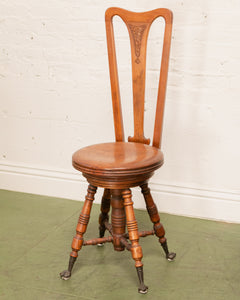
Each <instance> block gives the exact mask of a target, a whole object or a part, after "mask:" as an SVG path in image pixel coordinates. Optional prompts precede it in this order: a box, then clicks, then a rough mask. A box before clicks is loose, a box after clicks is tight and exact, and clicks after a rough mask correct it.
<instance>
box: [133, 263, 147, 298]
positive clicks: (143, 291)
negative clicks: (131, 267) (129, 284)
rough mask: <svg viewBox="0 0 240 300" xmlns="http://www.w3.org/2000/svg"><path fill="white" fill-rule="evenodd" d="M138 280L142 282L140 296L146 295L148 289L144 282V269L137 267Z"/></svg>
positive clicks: (139, 289)
mask: <svg viewBox="0 0 240 300" xmlns="http://www.w3.org/2000/svg"><path fill="white" fill-rule="evenodd" d="M136 269H137V274H138V279H139V282H140V286H139V288H138V292H139V293H140V294H146V293H147V292H148V287H147V286H146V285H145V284H144V282H143V267H137V268H136Z"/></svg>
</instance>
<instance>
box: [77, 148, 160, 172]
mask: <svg viewBox="0 0 240 300" xmlns="http://www.w3.org/2000/svg"><path fill="white" fill-rule="evenodd" d="M72 162H73V166H74V168H75V169H77V170H79V171H81V172H82V173H84V174H89V175H93V176H94V175H97V176H111V177H112V176H131V175H136V174H143V173H149V172H153V171H155V170H156V169H158V168H159V167H161V165H162V164H163V153H162V152H161V151H160V150H159V149H158V148H155V147H152V146H148V145H145V144H141V143H131V142H128V143H126V142H114V143H103V144H96V145H92V146H88V147H85V148H82V149H80V150H78V151H77V152H75V153H74V154H73V158H72Z"/></svg>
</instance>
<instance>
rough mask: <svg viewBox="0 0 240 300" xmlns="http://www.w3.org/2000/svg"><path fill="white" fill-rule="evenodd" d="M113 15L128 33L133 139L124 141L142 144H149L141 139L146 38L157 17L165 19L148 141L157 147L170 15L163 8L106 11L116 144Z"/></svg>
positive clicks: (119, 124)
mask: <svg viewBox="0 0 240 300" xmlns="http://www.w3.org/2000/svg"><path fill="white" fill-rule="evenodd" d="M115 15H117V16H119V17H120V18H121V19H122V20H123V21H124V22H125V24H126V26H127V29H128V32H129V37H130V44H131V58H132V88H133V112H134V136H133V137H128V141H129V142H137V143H144V144H148V145H149V144H150V139H146V138H145V137H144V98H145V77H146V49H147V38H148V33H149V29H150V27H151V24H152V22H153V21H154V20H155V19H156V18H157V17H163V18H164V20H165V30H164V39H163V49H162V61H161V69H160V78H159V86H158V97H157V106H156V114H155V125H154V134H153V142H152V146H154V147H158V148H160V147H161V136H162V125H163V112H164V102H165V94H166V83H167V73H168V61H169V52H170V44H171V34H172V12H171V11H170V10H168V9H165V8H159V9H155V10H152V11H148V12H144V13H136V12H130V11H127V10H124V9H121V8H117V7H111V8H109V9H107V11H106V14H105V21H106V32H107V46H108V59H109V70H110V81H111V91H112V103H113V114H114V127H115V137H116V141H124V128H123V119H122V109H121V99H120V91H119V80H118V70H117V59H116V50H115V42H114V32H113V23H112V19H113V17H114V16H115Z"/></svg>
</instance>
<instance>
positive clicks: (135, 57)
mask: <svg viewBox="0 0 240 300" xmlns="http://www.w3.org/2000/svg"><path fill="white" fill-rule="evenodd" d="M115 15H118V16H119V17H121V18H122V20H123V21H124V22H125V24H126V26H127V29H128V32H129V37H130V43H131V58H132V87H133V107H134V135H133V137H129V138H128V142H125V141H124V130H123V120H122V111H121V101H120V92H119V83H118V71H117V61H116V51H115V43H114V33H113V24H112V19H113V16H115ZM157 17H163V18H164V20H165V31H164V41H163V52H162V62H161V70H160V80H159V87H158V98H157V106H156V115H155V127H154V135H153V142H152V146H149V144H150V139H146V138H145V137H144V133H143V123H144V122H143V121H144V96H145V95H144V94H145V69H146V48H147V37H148V33H149V29H150V26H151V24H152V22H153V21H154V20H155V19H156V18H157ZM105 21H106V33H107V45H108V57H109V69H110V80H111V91H112V104H113V114H114V126H115V137H116V142H113V143H104V144H97V145H92V146H89V147H86V148H83V149H80V150H78V151H77V152H75V153H74V154H73V159H72V161H73V166H74V168H76V169H77V170H79V171H80V172H82V174H83V176H84V177H86V179H87V181H88V183H89V186H88V190H87V195H86V200H85V203H84V205H83V208H82V212H81V214H80V217H79V220H78V224H77V228H76V235H75V237H74V238H73V242H72V252H71V253H70V260H69V266H68V270H66V271H63V272H62V273H60V276H61V278H62V279H65V280H67V279H69V278H70V276H71V272H72V268H73V265H74V262H75V261H76V258H77V256H78V251H79V250H80V249H81V248H82V246H86V245H97V244H98V245H102V244H103V243H106V242H112V243H113V247H114V249H115V250H116V251H123V250H124V249H125V248H126V249H127V250H130V251H131V254H132V257H133V259H134V260H135V266H136V269H137V274H138V278H139V281H140V287H139V289H138V290H139V292H140V293H146V292H147V290H148V287H147V286H146V285H145V284H144V281H143V264H142V261H141V260H142V257H143V254H142V248H141V246H140V245H139V238H140V237H144V236H147V235H154V234H155V235H156V236H157V237H158V238H159V242H160V244H161V246H162V247H163V250H164V251H165V254H166V258H167V259H168V260H170V261H171V260H173V259H174V257H175V256H176V254H175V253H169V251H168V246H167V241H166V238H165V236H164V235H165V231H164V228H163V225H162V224H161V223H160V217H159V214H158V211H157V207H156V205H155V204H154V202H153V198H152V196H151V193H150V189H149V187H148V180H149V179H150V178H151V177H152V175H153V173H154V171H155V170H157V169H158V168H160V167H161V166H162V164H163V153H162V152H161V150H160V145H161V133H162V123H163V110H164V101H165V93H166V82H167V73H168V61H169V50H170V43H171V30H172V12H171V11H170V10H168V9H164V8H160V9H155V10H152V11H149V12H145V13H135V12H130V11H127V10H124V9H121V8H116V7H112V8H109V9H108V10H107V11H106V14H105ZM136 186H140V187H141V190H142V193H143V196H144V199H145V202H146V207H147V211H148V214H149V216H150V219H151V221H152V223H153V230H150V231H138V225H137V221H136V219H135V215H134V209H133V202H132V195H131V190H130V188H132V187H136ZM97 187H102V188H104V194H103V197H102V203H101V214H100V216H99V235H100V237H99V238H96V239H92V240H89V241H85V240H84V239H83V235H84V233H85V231H86V229H87V224H88V221H89V217H90V211H91V207H92V203H93V200H94V195H95V193H96V190H97ZM110 207H111V208H112V210H111V224H110V223H109V215H108V213H109V211H110ZM126 226H127V231H128V233H126V232H125V227H126ZM106 229H107V230H108V231H109V233H110V236H109V237H104V233H105V230H106Z"/></svg>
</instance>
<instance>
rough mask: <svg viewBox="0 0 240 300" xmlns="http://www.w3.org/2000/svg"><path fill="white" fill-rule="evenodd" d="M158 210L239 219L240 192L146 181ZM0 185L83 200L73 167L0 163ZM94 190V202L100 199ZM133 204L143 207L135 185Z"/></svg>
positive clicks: (82, 185) (83, 184)
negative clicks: (42, 166) (51, 168)
mask: <svg viewBox="0 0 240 300" xmlns="http://www.w3.org/2000/svg"><path fill="white" fill-rule="evenodd" d="M150 187H151V190H152V194H153V196H154V199H155V202H156V204H157V206H158V208H159V210H160V211H162V212H166V213H171V214H176V215H184V216H189V217H197V218H205V219H211V220H221V221H225V222H233V223H240V214H239V211H240V193H238V192H237V191H226V190H221V191H219V190H218V191H216V190H210V189H204V188H196V187H185V186H181V185H172V184H168V183H156V182H154V181H153V182H152V183H151V184H150ZM0 188H1V189H7V190H13V191H20V192H27V193H33V194H41V195H46V196H53V197H61V198H68V199H73V200H80V201H81V200H83V199H84V195H85V192H86V188H87V183H86V181H85V180H84V178H83V177H82V176H81V174H79V173H78V172H74V170H73V171H72V172H71V171H67V170H60V169H59V170H49V169H43V168H37V167H36V168H35V167H32V166H28V165H17V164H12V163H0ZM101 194H102V192H100V193H97V196H96V202H97V203H99V202H100V200H101ZM133 195H134V202H135V207H136V208H140V209H142V208H145V203H144V201H143V197H142V196H141V192H140V190H139V189H133Z"/></svg>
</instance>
